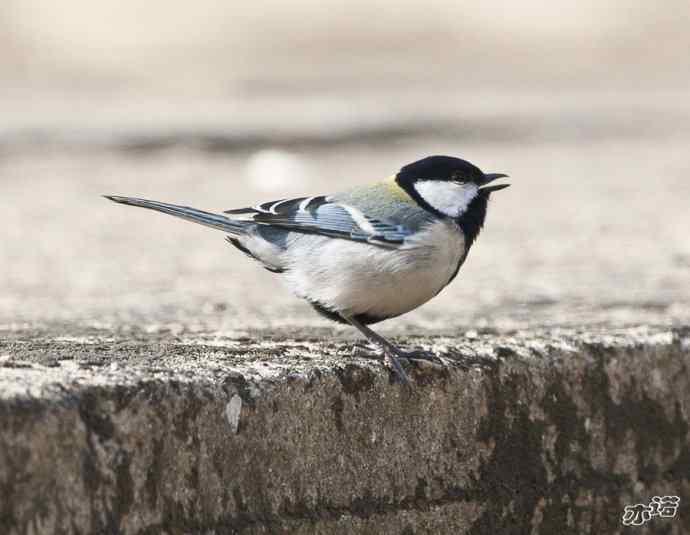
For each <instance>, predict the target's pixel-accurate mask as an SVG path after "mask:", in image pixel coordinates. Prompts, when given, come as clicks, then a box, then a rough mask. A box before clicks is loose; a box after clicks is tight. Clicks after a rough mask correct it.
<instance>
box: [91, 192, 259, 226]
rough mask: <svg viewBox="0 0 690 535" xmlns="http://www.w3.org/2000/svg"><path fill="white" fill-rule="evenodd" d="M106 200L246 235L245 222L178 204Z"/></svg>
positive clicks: (107, 196)
mask: <svg viewBox="0 0 690 535" xmlns="http://www.w3.org/2000/svg"><path fill="white" fill-rule="evenodd" d="M104 197H105V198H106V199H110V200H111V201H113V202H117V203H120V204H127V205H129V206H139V207H141V208H148V209H149V210H156V211H157V212H163V213H164V214H169V215H172V216H175V217H180V218H182V219H186V220H187V221H192V222H194V223H198V224H200V225H204V226H207V227H211V228H215V229H218V230H222V231H224V232H228V233H230V234H244V232H245V231H246V226H247V223H246V222H243V221H233V220H232V219H229V218H227V217H225V216H222V215H220V214H212V213H210V212H204V211H203V210H197V209H196V208H190V207H189V206H178V205H176V204H167V203H164V202H158V201H148V200H146V199H136V198H134V197H118V196H116V195H104Z"/></svg>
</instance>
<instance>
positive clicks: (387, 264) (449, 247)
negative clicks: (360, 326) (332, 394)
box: [285, 220, 465, 319]
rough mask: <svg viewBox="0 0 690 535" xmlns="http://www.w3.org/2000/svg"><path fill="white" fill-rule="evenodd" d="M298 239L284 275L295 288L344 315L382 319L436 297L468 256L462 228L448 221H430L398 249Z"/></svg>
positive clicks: (324, 239)
mask: <svg viewBox="0 0 690 535" xmlns="http://www.w3.org/2000/svg"><path fill="white" fill-rule="evenodd" d="M297 239H298V240H299V242H300V243H299V246H298V247H294V246H293V247H291V248H290V250H291V251H294V252H295V254H292V255H291V257H290V258H289V259H288V265H289V267H288V269H287V270H286V273H285V277H286V280H287V282H288V285H289V286H290V288H291V289H292V291H293V292H295V293H296V294H297V295H299V296H300V297H303V298H306V299H308V300H310V301H312V302H316V303H319V304H320V305H321V306H323V307H325V308H327V309H329V310H333V311H337V312H339V313H342V314H350V315H360V314H367V315H370V316H372V317H378V318H382V319H384V318H389V317H394V316H399V315H401V314H404V313H406V312H409V311H410V310H413V309H415V308H417V307H418V306H420V305H422V304H423V303H425V302H426V301H428V300H429V299H431V298H432V297H434V296H435V295H436V294H437V293H438V292H439V291H441V290H442V289H443V288H444V287H445V286H446V285H447V284H448V282H449V281H450V280H451V279H452V277H453V275H454V274H455V272H456V269H457V266H458V264H459V262H460V261H461V260H462V258H463V257H464V254H465V240H464V237H463V234H462V231H461V230H460V228H459V227H458V226H457V225H456V224H455V223H453V222H452V221H449V220H442V221H435V222H433V223H430V224H428V225H427V226H425V227H424V228H423V229H422V230H420V231H419V232H418V233H416V234H414V235H413V236H411V237H409V238H408V239H407V240H406V241H405V243H404V244H403V245H402V246H401V247H399V248H396V249H387V248H383V247H377V246H373V245H371V244H366V243H358V242H353V241H348V240H340V239H332V238H327V237H323V236H310V235H303V236H300V237H298V238H297ZM298 251H299V253H298ZM305 253H306V254H305Z"/></svg>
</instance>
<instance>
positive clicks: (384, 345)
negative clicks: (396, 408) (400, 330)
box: [345, 317, 410, 385]
mask: <svg viewBox="0 0 690 535" xmlns="http://www.w3.org/2000/svg"><path fill="white" fill-rule="evenodd" d="M345 319H346V320H347V321H348V322H349V323H350V324H351V325H352V326H353V327H355V328H356V329H357V330H358V331H359V332H361V333H362V334H363V335H364V336H365V337H366V339H367V340H369V341H370V342H371V343H373V344H376V345H377V346H379V347H380V348H381V349H382V350H383V353H384V355H385V356H386V357H388V359H389V360H390V361H391V364H392V365H393V370H394V371H395V374H396V375H397V376H398V378H399V379H400V382H401V383H403V384H405V385H409V384H410V380H409V379H408V377H407V374H406V373H405V370H403V367H402V366H401V365H400V361H399V360H398V357H399V356H404V354H403V352H402V351H400V349H398V348H397V347H396V346H395V345H393V344H392V343H391V342H389V341H388V340H386V339H385V338H384V337H383V336H381V335H380V334H376V333H375V332H374V331H372V330H371V329H370V328H369V327H367V326H366V325H364V324H362V323H360V322H359V321H357V320H356V319H354V318H351V317H345Z"/></svg>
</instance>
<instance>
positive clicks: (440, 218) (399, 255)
mask: <svg viewBox="0 0 690 535" xmlns="http://www.w3.org/2000/svg"><path fill="white" fill-rule="evenodd" d="M505 177H508V175H506V174H503V173H484V172H482V171H481V169H479V167H477V166H475V165H474V164H472V163H470V162H468V161H466V160H463V159H461V158H457V157H453V156H442V155H435V156H428V157H425V158H423V159H420V160H417V161H415V162H413V163H410V164H407V165H405V166H403V167H402V168H401V169H400V170H399V171H398V172H397V173H396V174H394V175H392V176H390V177H389V178H386V179H384V180H381V181H378V182H375V183H373V184H369V185H366V186H360V187H354V188H351V189H348V190H345V191H342V192H341V193H335V194H332V195H318V196H312V197H299V198H288V199H280V200H277V201H271V202H264V203H262V204H258V205H256V206H252V207H247V208H236V209H231V210H226V211H224V212H222V213H211V212H206V211H202V210H198V209H196V208H190V207H188V206H180V205H175V204H168V203H164V202H158V201H151V200H146V199H140V198H135V197H121V196H115V195H104V197H106V198H107V199H110V200H111V201H114V202H116V203H121V204H125V205H130V206H138V207H141V208H148V209H151V210H155V211H158V212H163V213H165V214H169V215H172V216H175V217H179V218H182V219H185V220H187V221H192V222H194V223H199V224H201V225H205V226H207V227H211V228H213V229H217V230H221V231H223V232H224V233H226V234H227V236H226V240H227V241H228V243H230V244H231V245H233V246H234V247H235V248H237V249H239V250H240V251H241V252H242V253H244V254H245V255H247V256H248V257H250V258H251V259H253V260H255V261H256V262H258V263H259V264H260V265H261V266H263V267H264V268H265V269H267V270H268V271H270V272H272V273H275V274H277V275H279V276H280V277H282V278H283V279H284V281H285V282H286V283H287V286H288V288H289V289H290V290H292V292H293V293H294V294H296V295H297V296H298V297H300V298H302V299H304V300H306V301H307V302H308V303H309V304H310V305H311V306H312V307H313V308H314V309H315V310H316V311H317V312H318V313H320V314H321V315H323V316H325V317H326V318H328V319H330V320H334V321H336V322H339V323H345V324H350V325H351V326H353V327H355V328H356V329H357V330H358V331H359V332H360V333H361V334H362V335H363V336H364V337H365V338H366V339H367V340H368V341H369V342H370V343H371V344H373V345H374V346H376V347H378V348H379V350H380V352H381V356H382V357H383V358H384V359H385V360H386V361H387V362H389V363H390V365H391V367H392V369H393V371H394V373H395V374H396V375H397V378H398V379H399V381H400V382H401V383H403V384H406V385H409V384H410V382H409V378H408V376H407V374H406V372H405V370H404V369H403V367H402V366H401V364H400V360H399V359H400V358H429V355H428V354H426V353H424V352H419V351H417V352H415V351H404V350H402V349H401V348H400V347H398V346H397V345H395V344H394V343H393V342H391V341H389V340H388V339H386V338H384V337H383V336H381V335H380V334H378V333H376V332H375V331H373V330H372V329H371V328H370V327H369V325H372V324H375V323H378V322H380V321H384V320H387V319H390V318H395V317H397V316H400V315H402V314H405V313H407V312H410V311H411V310H414V309H415V308H417V307H419V306H421V305H422V304H424V303H426V302H427V301H429V300H430V299H432V298H433V297H434V296H436V295H437V294H438V293H439V292H441V290H443V289H444V288H445V287H446V286H447V285H448V284H450V283H451V282H452V281H453V279H455V277H456V275H457V274H458V271H459V270H460V268H461V266H462V265H463V264H464V262H465V260H466V259H467V255H468V253H469V251H470V248H471V247H472V245H473V244H474V242H475V241H476V239H477V236H478V235H479V233H480V231H481V229H482V227H483V225H484V220H485V218H486V212H487V205H488V202H489V198H490V196H491V194H492V193H495V192H497V191H499V190H502V189H504V188H507V187H508V186H509V184H500V183H499V184H495V183H494V181H495V180H497V179H500V178H505Z"/></svg>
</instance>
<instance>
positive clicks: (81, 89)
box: [0, 0, 690, 331]
mask: <svg viewBox="0 0 690 535" xmlns="http://www.w3.org/2000/svg"><path fill="white" fill-rule="evenodd" d="M689 23H690V4H689V3H688V2H687V0H667V1H666V2H663V3H661V4H660V3H653V2H644V1H641V0H600V1H593V0H582V1H580V2H563V1H551V2H546V1H542V0H526V1H523V2H519V3H516V2H501V1H498V0H487V1H484V2H481V4H480V5H478V4H477V3H475V2H464V1H451V0H428V1H426V2H423V3H421V2H409V1H397V2H372V1H371V0H369V1H366V2H364V1H363V0H352V1H350V2H330V1H324V0H319V1H316V0H293V1H292V2H283V1H278V0H255V1H253V2H233V1H224V2H221V1H218V0H197V1H196V2H192V3H171V2H169V1H167V2H163V1H162V0H145V1H143V2H142V1H139V2H134V1H133V0H118V1H116V0H100V1H96V2H94V1H86V0H65V1H63V2H52V1H48V0H3V1H2V3H0V199H1V200H2V203H3V217H2V225H1V226H0V325H2V326H3V327H4V328H10V329H13V328H23V326H27V325H29V326H41V325H58V324H60V325H68V324H69V325H91V326H106V327H108V328H113V329H126V328H130V327H132V326H136V327H137V328H145V329H151V330H155V329H169V330H170V329H172V330H178V331H179V330H182V331H184V330H194V329H198V330H204V329H221V330H222V329H225V330H226V331H234V330H242V329H250V328H263V327H268V328H280V327H283V326H286V327H289V328H293V327H300V326H312V325H313V326H321V327H325V326H327V325H328V324H327V323H325V322H324V320H321V319H319V318H318V317H317V316H316V315H315V314H313V313H312V312H311V309H310V308H309V307H308V306H307V305H305V304H302V303H300V302H298V301H297V300H295V299H294V298H292V297H290V296H289V294H288V293H287V291H285V290H284V289H283V288H282V287H281V285H280V283H279V281H278V280H277V278H276V277H275V276H274V275H272V274H270V273H268V272H264V271H263V270H261V269H259V268H257V267H256V266H255V265H253V264H252V263H251V262H250V261H249V260H247V259H246V258H244V257H243V256H242V255H241V254H239V253H238V252H237V251H235V250H231V249H230V248H229V247H227V246H226V245H225V243H224V241H223V236H222V234H220V233H214V232H213V231H211V230H208V229H204V228H203V227H197V226H194V225H191V224H188V223H185V222H181V221H177V220H173V219H172V218H169V217H166V216H163V215H159V214H154V213H151V212H148V211H143V210H136V209H133V208H127V207H122V206H117V205H114V204H111V203H109V202H107V201H105V200H104V199H102V198H100V197H99V195H101V194H108V193H109V194H123V195H133V196H143V197H148V198H154V199H158V200H163V201H169V202H176V203H181V204H187V205H193V206H197V207H199V208H202V209H207V210H223V209H227V208H232V207H239V206H243V205H245V204H253V203H255V202H256V201H260V200H273V199H278V198H282V197H284V196H291V195H294V196H298V195H308V194H320V193H328V192H332V191H337V190H339V189H343V188H347V187H350V186H352V185H356V184H360V183H365V182H370V181H373V180H376V179H379V178H383V177H386V176H389V175H391V174H393V173H394V172H395V171H396V170H397V169H398V168H399V167H400V166H402V165H404V164H405V163H408V162H410V161H413V160H415V159H418V158H421V157H424V156H426V155H429V154H444V153H445V154H451V155H456V156H461V157H464V158H466V159H468V160H470V161H472V162H474V163H476V164H477V165H479V166H480V167H482V168H483V169H484V170H485V171H495V172H506V173H509V174H510V175H511V181H512V184H513V186H512V187H511V188H509V189H508V190H505V191H503V192H501V193H500V194H497V195H496V196H495V199H494V200H493V202H492V206H491V208H490V211H489V216H488V221H487V226H486V228H485V230H484V232H483V235H482V237H481V238H480V239H479V241H478V242H477V244H476V245H475V246H474V249H473V251H472V253H471V254H470V258H469V260H468V262H467V263H466V264H465V266H464V267H463V269H462V271H461V273H460V277H459V278H458V279H457V280H456V282H454V284H453V285H452V286H450V287H449V288H448V289H446V290H445V291H444V292H443V293H442V294H441V295H440V296H439V297H438V298H436V299H435V300H434V301H432V302H431V303H429V304H428V305H426V306H425V307H423V308H422V309H420V310H419V311H416V312H414V313H412V314H409V315H407V316H405V317H403V318H401V319H399V320H396V321H392V322H388V323H387V324H386V326H387V328H388V329H399V330H401V329H409V330H410V331H413V330H414V329H418V328H420V327H425V328H435V329H440V330H453V329H456V328H467V327H492V326H498V327H514V326H529V325H533V324H558V325H562V324H578V325H579V324H583V323H586V324H591V323H597V324H599V323H604V324H615V325H619V324H629V323H683V322H687V321H689V320H690V290H689V288H690V238H689V237H688V231H689V230H690V211H689V210H688V203H689V201H690V181H689V180H688V176H690V91H689V90H690V60H689V59H688V58H689V57H690V54H689V53H690V32H688V31H687V28H688V25H689Z"/></svg>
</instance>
